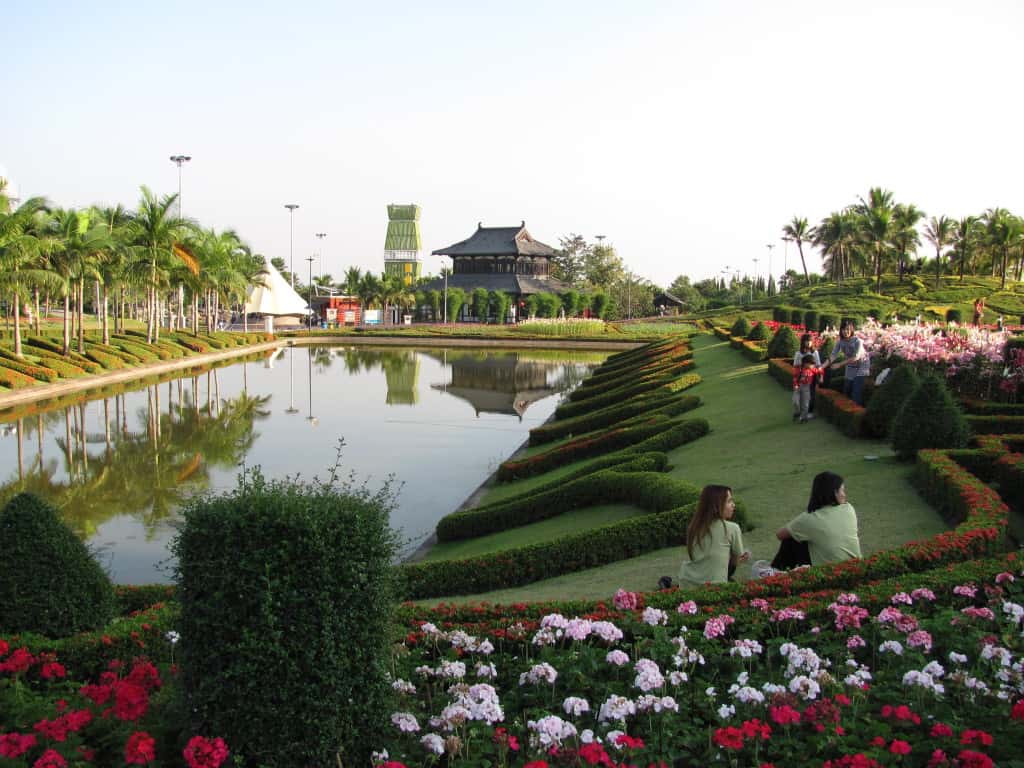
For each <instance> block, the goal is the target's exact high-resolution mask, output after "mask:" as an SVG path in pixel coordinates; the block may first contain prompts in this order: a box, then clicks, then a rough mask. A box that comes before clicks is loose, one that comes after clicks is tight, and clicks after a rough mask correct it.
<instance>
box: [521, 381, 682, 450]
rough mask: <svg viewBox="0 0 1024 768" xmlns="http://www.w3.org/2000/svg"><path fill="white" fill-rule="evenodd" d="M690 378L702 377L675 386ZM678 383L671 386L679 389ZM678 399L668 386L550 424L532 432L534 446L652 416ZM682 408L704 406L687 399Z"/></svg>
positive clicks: (531, 439)
mask: <svg viewBox="0 0 1024 768" xmlns="http://www.w3.org/2000/svg"><path fill="white" fill-rule="evenodd" d="M690 377H692V384H698V383H699V382H700V376H699V375H697V374H690V375H689V376H683V377H682V379H680V380H679V382H676V383H675V384H679V383H680V382H682V381H683V380H686V379H689V378H690ZM675 384H673V385H669V386H675ZM677 399H678V398H677V397H676V395H675V392H674V391H672V390H671V389H669V388H668V387H667V386H666V387H662V388H661V389H657V390H655V391H654V392H651V393H648V394H646V395H639V396H637V397H632V398H630V399H629V400H627V401H626V402H624V403H616V404H615V405H610V406H608V407H607V408H601V409H600V410H597V411H592V412H591V413H585V414H582V415H580V416H574V417H573V418H571V419H560V420H559V421H553V422H551V423H549V424H543V425H541V426H539V427H534V428H533V429H531V430H530V445H540V444H542V443H549V442H551V441H552V440H559V439H561V438H563V437H566V436H567V435H582V434H584V433H585V432H591V431H593V430H595V429H602V428H604V427H608V426H611V425H612V424H615V423H617V422H620V421H622V420H623V419H628V418H630V417H632V416H639V415H640V414H650V413H651V412H652V411H654V410H656V409H659V408H662V407H664V406H668V405H670V404H673V403H674V402H675V401H676V400H677ZM679 405H680V407H681V408H683V409H685V410H690V409H692V408H696V407H697V406H698V405H700V398H699V397H692V398H684V399H683V401H680V403H679ZM682 412H683V411H682V410H680V411H679V413H682Z"/></svg>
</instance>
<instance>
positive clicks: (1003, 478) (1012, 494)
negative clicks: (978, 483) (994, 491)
mask: <svg viewBox="0 0 1024 768" xmlns="http://www.w3.org/2000/svg"><path fill="white" fill-rule="evenodd" d="M992 470H993V472H992V474H993V476H994V479H995V481H996V482H997V483H999V495H1000V496H1002V497H1003V501H1005V502H1007V503H1008V504H1010V505H1011V506H1012V507H1014V508H1015V509H1017V510H1018V511H1020V510H1024V454H1021V453H1004V454H1003V455H1002V456H1000V457H999V458H998V459H996V461H995V463H994V465H993V468H992Z"/></svg>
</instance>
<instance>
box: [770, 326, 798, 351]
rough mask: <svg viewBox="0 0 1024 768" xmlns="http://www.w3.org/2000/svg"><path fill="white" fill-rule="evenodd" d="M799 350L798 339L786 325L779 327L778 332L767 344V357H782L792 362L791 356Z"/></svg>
mask: <svg viewBox="0 0 1024 768" xmlns="http://www.w3.org/2000/svg"><path fill="white" fill-rule="evenodd" d="M798 349H800V339H798V338H797V335H796V332H795V331H794V330H793V329H792V328H790V327H789V326H788V325H783V326H779V330H778V331H777V332H776V333H775V335H774V336H773V337H772V340H771V341H770V342H769V343H768V357H769V358H773V357H784V358H786V359H787V360H792V359H793V355H795V354H796V351H797V350H798Z"/></svg>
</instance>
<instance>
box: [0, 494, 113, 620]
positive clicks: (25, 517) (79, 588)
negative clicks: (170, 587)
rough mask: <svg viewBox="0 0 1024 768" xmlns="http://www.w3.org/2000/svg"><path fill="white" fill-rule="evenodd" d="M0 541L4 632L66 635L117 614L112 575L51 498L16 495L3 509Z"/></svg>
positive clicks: (0, 604)
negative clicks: (111, 581)
mask: <svg viewBox="0 0 1024 768" xmlns="http://www.w3.org/2000/svg"><path fill="white" fill-rule="evenodd" d="M0 541H2V542H3V545H4V554H3V557H2V558H0V631H2V632H36V633H38V634H42V635H46V636H48V637H65V636H67V635H72V634H75V633H76V632H82V631H84V630H89V629H96V628H97V627H101V626H103V625H104V624H106V623H107V622H108V621H110V619H111V618H112V617H113V615H114V610H115V605H116V601H115V599H114V588H113V586H112V585H111V583H110V579H109V578H107V575H106V573H104V572H103V569H102V568H101V567H100V564H99V563H97V562H96V560H95V558H94V557H93V556H92V553H91V552H89V549H88V548H87V547H86V546H85V544H84V543H83V542H82V540H81V539H79V538H78V537H77V536H76V535H75V534H74V532H73V531H72V530H71V529H70V528H68V527H67V525H66V524H65V523H64V521H63V520H61V519H60V516H59V514H58V513H57V510H56V509H54V508H53V507H52V506H50V505H49V504H47V503H46V502H45V501H43V500H42V499H40V498H39V497H37V496H33V495H32V494H28V493H22V494H18V495H17V496H15V497H14V498H13V499H11V500H10V501H9V502H8V503H7V506H5V507H4V509H3V512H0Z"/></svg>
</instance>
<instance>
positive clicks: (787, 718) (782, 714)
mask: <svg viewBox="0 0 1024 768" xmlns="http://www.w3.org/2000/svg"><path fill="white" fill-rule="evenodd" d="M768 711H769V714H770V715H771V718H772V722H773V723H777V724H778V725H790V724H791V723H799V722H800V713H799V712H797V711H796V710H795V709H793V708H792V707H791V706H789V704H783V705H782V706H781V707H771V708H770V709H769V710H768Z"/></svg>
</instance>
